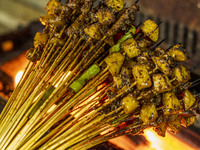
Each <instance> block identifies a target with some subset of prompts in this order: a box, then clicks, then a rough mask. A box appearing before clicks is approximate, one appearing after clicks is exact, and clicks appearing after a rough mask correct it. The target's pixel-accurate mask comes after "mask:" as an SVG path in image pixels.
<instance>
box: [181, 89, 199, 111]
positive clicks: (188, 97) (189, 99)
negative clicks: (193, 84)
mask: <svg viewBox="0 0 200 150" xmlns="http://www.w3.org/2000/svg"><path fill="white" fill-rule="evenodd" d="M183 94H184V97H183V101H184V106H185V109H186V110H188V109H190V108H191V107H192V106H193V104H194V103H195V102H196V98H195V97H194V95H193V94H192V93H190V91H188V90H185V91H184V92H183Z"/></svg>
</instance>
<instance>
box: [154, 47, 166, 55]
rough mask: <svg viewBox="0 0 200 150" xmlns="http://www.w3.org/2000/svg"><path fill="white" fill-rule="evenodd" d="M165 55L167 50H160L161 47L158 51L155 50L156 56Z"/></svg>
mask: <svg viewBox="0 0 200 150" xmlns="http://www.w3.org/2000/svg"><path fill="white" fill-rule="evenodd" d="M164 54H165V50H164V49H162V48H160V47H157V48H156V49H155V55H156V56H162V55H164Z"/></svg>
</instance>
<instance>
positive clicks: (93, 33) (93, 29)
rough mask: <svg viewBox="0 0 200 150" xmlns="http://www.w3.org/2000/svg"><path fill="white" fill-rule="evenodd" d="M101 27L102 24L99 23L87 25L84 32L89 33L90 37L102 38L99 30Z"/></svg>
mask: <svg viewBox="0 0 200 150" xmlns="http://www.w3.org/2000/svg"><path fill="white" fill-rule="evenodd" d="M99 28H100V24H99V23H94V24H92V25H91V26H89V27H86V28H85V29H84V32H85V33H86V34H87V35H89V36H90V37H92V38H94V39H96V40H100V39H101V37H102V35H101V33H100V32H99Z"/></svg>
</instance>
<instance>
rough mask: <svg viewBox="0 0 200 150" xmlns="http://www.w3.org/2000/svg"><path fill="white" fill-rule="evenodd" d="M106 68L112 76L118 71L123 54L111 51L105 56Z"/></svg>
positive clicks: (122, 60)
mask: <svg viewBox="0 0 200 150" xmlns="http://www.w3.org/2000/svg"><path fill="white" fill-rule="evenodd" d="M105 62H106V64H107V67H108V70H109V71H110V73H111V74H112V75H113V76H114V75H117V74H118V73H119V72H120V69H121V66H122V64H123V62H124V56H123V55H122V54H121V53H113V54H110V55H109V56H108V57H106V58H105Z"/></svg>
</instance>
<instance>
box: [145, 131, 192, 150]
mask: <svg viewBox="0 0 200 150" xmlns="http://www.w3.org/2000/svg"><path fill="white" fill-rule="evenodd" d="M144 136H145V138H146V139H147V140H148V141H149V143H150V147H151V150H182V149H187V150H192V149H194V148H193V147H192V146H190V145H188V144H187V143H185V142H184V141H181V140H180V139H178V138H177V137H176V136H174V135H173V134H170V133H168V132H167V133H166V136H165V137H161V136H158V135H157V133H156V132H154V131H153V130H152V129H147V130H145V131H144Z"/></svg>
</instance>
